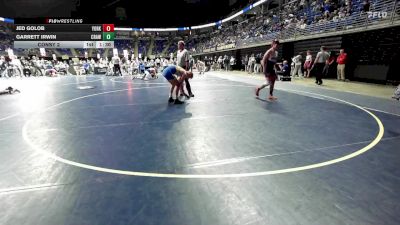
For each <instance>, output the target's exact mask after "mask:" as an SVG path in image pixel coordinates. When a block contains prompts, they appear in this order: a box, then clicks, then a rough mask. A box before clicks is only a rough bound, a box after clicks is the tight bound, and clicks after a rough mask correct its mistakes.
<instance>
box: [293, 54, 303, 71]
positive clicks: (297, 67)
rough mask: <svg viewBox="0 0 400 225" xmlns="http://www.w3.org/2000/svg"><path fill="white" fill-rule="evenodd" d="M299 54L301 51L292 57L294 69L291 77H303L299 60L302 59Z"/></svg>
mask: <svg viewBox="0 0 400 225" xmlns="http://www.w3.org/2000/svg"><path fill="white" fill-rule="evenodd" d="M301 54H302V53H301V52H300V53H299V54H298V55H297V56H295V57H294V58H293V62H294V70H293V74H292V76H293V77H296V76H298V77H303V72H302V71H301V65H302V63H301V60H302V59H303V56H301Z"/></svg>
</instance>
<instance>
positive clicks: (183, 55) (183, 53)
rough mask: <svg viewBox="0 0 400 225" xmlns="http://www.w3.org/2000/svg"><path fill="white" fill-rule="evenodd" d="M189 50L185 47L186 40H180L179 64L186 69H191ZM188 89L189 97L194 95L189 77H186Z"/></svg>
mask: <svg viewBox="0 0 400 225" xmlns="http://www.w3.org/2000/svg"><path fill="white" fill-rule="evenodd" d="M189 60H190V57H189V52H188V51H187V50H186V49H185V42H184V41H179V42H178V53H177V65H178V66H180V67H182V68H183V69H185V70H186V71H189V70H190V66H189ZM185 84H186V90H187V91H188V94H189V97H192V98H193V97H194V94H193V93H192V89H191V88H190V83H189V79H188V78H185Z"/></svg>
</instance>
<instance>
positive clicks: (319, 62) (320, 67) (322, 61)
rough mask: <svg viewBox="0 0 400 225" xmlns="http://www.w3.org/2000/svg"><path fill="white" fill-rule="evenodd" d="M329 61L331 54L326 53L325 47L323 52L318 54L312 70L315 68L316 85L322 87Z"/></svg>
mask: <svg viewBox="0 0 400 225" xmlns="http://www.w3.org/2000/svg"><path fill="white" fill-rule="evenodd" d="M328 59H329V54H328V52H326V48H325V46H321V51H320V52H318V54H317V57H316V58H315V63H314V64H313V65H312V67H311V70H314V68H315V83H316V84H318V85H321V84H322V83H323V82H322V76H323V71H324V67H325V65H326V63H327V61H328Z"/></svg>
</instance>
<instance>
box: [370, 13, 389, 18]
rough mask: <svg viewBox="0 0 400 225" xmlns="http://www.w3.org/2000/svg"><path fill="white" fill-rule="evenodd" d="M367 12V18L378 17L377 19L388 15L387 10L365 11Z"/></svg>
mask: <svg viewBox="0 0 400 225" xmlns="http://www.w3.org/2000/svg"><path fill="white" fill-rule="evenodd" d="M367 13H368V19H375V18H379V19H384V18H386V17H387V16H388V13H387V12H383V11H382V12H367Z"/></svg>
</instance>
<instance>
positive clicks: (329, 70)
mask: <svg viewBox="0 0 400 225" xmlns="http://www.w3.org/2000/svg"><path fill="white" fill-rule="evenodd" d="M335 62H336V52H335V51H331V52H330V54H329V58H328V60H327V61H326V64H325V67H324V72H323V74H324V76H325V77H329V76H330V75H331V74H336V73H337V72H336V67H334V66H333V63H335Z"/></svg>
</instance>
